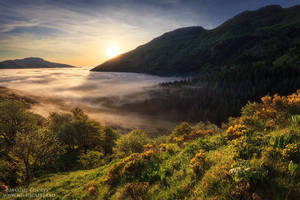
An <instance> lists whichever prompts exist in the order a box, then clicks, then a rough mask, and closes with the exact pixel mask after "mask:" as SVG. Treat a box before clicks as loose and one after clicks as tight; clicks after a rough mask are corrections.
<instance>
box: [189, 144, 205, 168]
mask: <svg viewBox="0 0 300 200" xmlns="http://www.w3.org/2000/svg"><path fill="white" fill-rule="evenodd" d="M205 158H206V156H205V153H204V150H202V149H201V150H200V152H199V153H197V154H196V155H195V156H194V157H193V158H192V159H191V161H190V167H191V168H192V169H193V171H194V172H195V173H196V174H197V173H199V172H202V171H203V170H204V164H205Z"/></svg>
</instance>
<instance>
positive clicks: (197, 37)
mask: <svg viewBox="0 0 300 200" xmlns="http://www.w3.org/2000/svg"><path fill="white" fill-rule="evenodd" d="M299 52H300V5H298V6H294V7H290V8H282V7H280V6H279V5H271V6H267V7H263V8H261V9H258V10H256V11H245V12H243V13H241V14H239V15H237V16H235V17H233V18H232V19H229V20H228V21H226V22H225V23H224V24H222V25H220V26H219V27H217V28H215V29H212V30H206V29H204V28H202V27H187V28H181V29H177V30H174V31H171V32H168V33H165V34H163V35H162V36H160V37H158V38H155V39H153V40H152V41H150V42H149V43H147V44H145V45H142V46H139V47H137V48H136V49H135V50H132V51H130V52H127V53H125V54H122V55H119V56H118V57H116V58H113V59H110V60H108V61H106V62H104V63H103V64H101V65H99V66H97V67H95V68H94V69H92V71H113V72H138V73H148V74H155V75H183V74H187V75H190V74H196V73H202V72H207V71H218V70H220V69H222V70H223V69H224V68H225V69H226V68H228V67H229V66H230V67H232V66H239V65H245V64H249V63H259V62H267V63H272V64H274V65H282V64H289V65H293V66H299V64H300V58H299V55H300V53H299Z"/></svg>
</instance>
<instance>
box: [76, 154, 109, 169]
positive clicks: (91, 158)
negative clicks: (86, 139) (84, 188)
mask: <svg viewBox="0 0 300 200" xmlns="http://www.w3.org/2000/svg"><path fill="white" fill-rule="evenodd" d="M79 164H80V166H81V168H82V169H92V168H96V167H99V166H101V165H102V164H103V153H101V152H99V151H88V152H87V153H86V154H85V153H82V154H80V156H79Z"/></svg>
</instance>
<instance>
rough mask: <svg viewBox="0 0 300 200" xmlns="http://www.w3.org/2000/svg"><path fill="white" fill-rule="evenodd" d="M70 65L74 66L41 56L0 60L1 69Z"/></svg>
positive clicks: (62, 66)
mask: <svg viewBox="0 0 300 200" xmlns="http://www.w3.org/2000/svg"><path fill="white" fill-rule="evenodd" d="M69 67H74V66H71V65H67V64H60V63H54V62H49V61H46V60H44V59H43V58H39V57H28V58H23V59H15V60H6V61H3V62H0V69H24V68H69Z"/></svg>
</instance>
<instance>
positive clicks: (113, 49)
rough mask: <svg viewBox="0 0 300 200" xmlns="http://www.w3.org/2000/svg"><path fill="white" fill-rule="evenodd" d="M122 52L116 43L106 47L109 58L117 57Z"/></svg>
mask: <svg viewBox="0 0 300 200" xmlns="http://www.w3.org/2000/svg"><path fill="white" fill-rule="evenodd" d="M120 53H121V49H120V48H119V47H117V46H116V45H111V46H109V47H108V48H107V49H106V55H107V57H108V58H113V57H116V56H117V55H119V54H120Z"/></svg>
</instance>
